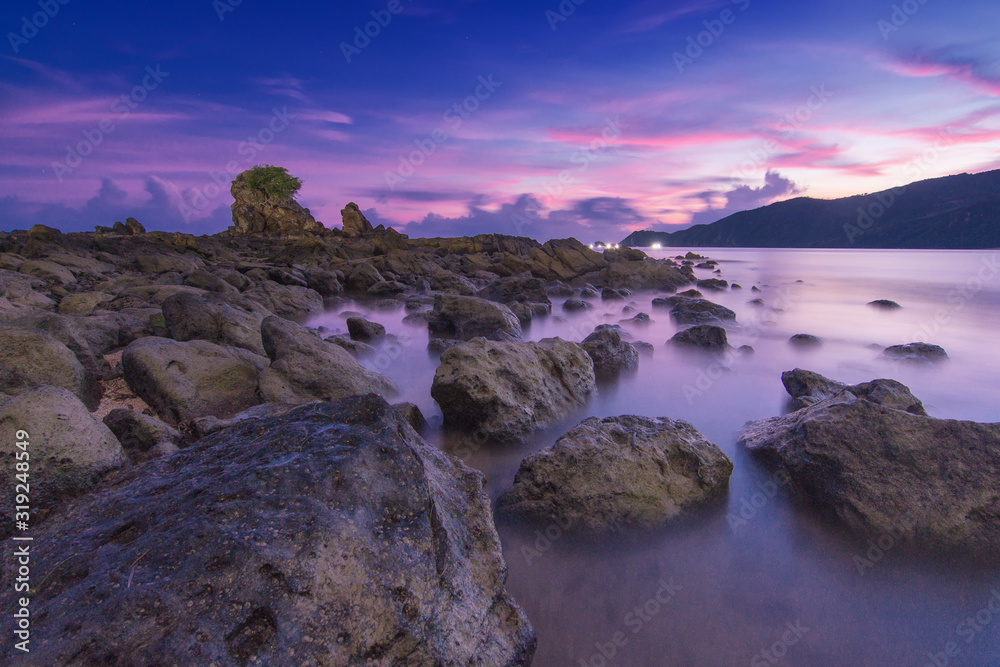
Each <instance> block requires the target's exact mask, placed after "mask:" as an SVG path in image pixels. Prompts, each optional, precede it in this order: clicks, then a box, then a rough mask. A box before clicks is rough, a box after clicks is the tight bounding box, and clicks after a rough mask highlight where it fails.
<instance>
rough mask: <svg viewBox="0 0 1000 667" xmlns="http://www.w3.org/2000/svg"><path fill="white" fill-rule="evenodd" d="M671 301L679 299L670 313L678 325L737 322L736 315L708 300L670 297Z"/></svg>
mask: <svg viewBox="0 0 1000 667" xmlns="http://www.w3.org/2000/svg"><path fill="white" fill-rule="evenodd" d="M669 299H677V301H675V302H674V306H673V308H672V309H671V311H670V318H671V319H672V320H673V321H674V322H676V323H677V324H716V325H718V324H722V323H724V322H735V321H736V313H734V312H733V311H731V310H729V309H728V308H726V307H725V306H720V305H719V304H717V303H712V302H711V301H708V300H707V299H689V298H686V297H680V296H675V297H669ZM669 299H668V301H669ZM654 305H655V300H654Z"/></svg>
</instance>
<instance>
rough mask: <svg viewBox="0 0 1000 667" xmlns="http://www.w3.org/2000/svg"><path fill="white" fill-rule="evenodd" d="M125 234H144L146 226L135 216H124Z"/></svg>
mask: <svg viewBox="0 0 1000 667" xmlns="http://www.w3.org/2000/svg"><path fill="white" fill-rule="evenodd" d="M125 233H126V234H145V233H146V228H145V227H143V226H142V223H140V222H139V221H138V220H136V219H135V218H125Z"/></svg>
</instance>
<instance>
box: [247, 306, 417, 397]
mask: <svg viewBox="0 0 1000 667" xmlns="http://www.w3.org/2000/svg"><path fill="white" fill-rule="evenodd" d="M261 337H262V338H263V341H264V350H265V351H266V352H267V356H268V357H270V359H271V365H270V367H268V369H267V370H266V371H264V372H263V373H261V376H260V393H261V396H262V397H263V398H264V400H265V401H268V402H274V403H289V404H299V403H306V402H308V401H317V400H318V401H332V400H337V399H339V398H345V397H347V396H355V395H358V394H367V393H377V394H382V395H385V396H390V395H393V394H395V393H397V392H398V391H399V388H398V387H397V386H396V383H395V382H393V380H392V379H391V378H389V377H387V376H385V375H382V374H380V373H376V372H374V371H370V370H368V369H367V368H365V367H363V366H362V365H361V364H359V363H358V362H357V360H356V359H355V358H354V357H352V356H351V355H350V353H349V352H347V351H346V350H345V349H343V348H342V347H340V346H338V345H335V344H333V343H328V342H327V341H325V340H323V339H321V338H320V337H319V336H318V335H317V334H316V333H315V332H313V331H310V330H309V329H306V328H304V327H301V326H299V325H298V324H295V323H294V322H290V321H288V320H284V319H282V318H280V317H268V318H267V319H265V320H264V322H263V323H262V324H261Z"/></svg>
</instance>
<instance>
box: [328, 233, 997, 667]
mask: <svg viewBox="0 0 1000 667" xmlns="http://www.w3.org/2000/svg"><path fill="white" fill-rule="evenodd" d="M694 250H695V252H698V253H700V254H703V255H706V256H709V257H711V258H713V259H716V260H718V261H719V262H720V264H719V268H720V269H721V271H722V277H723V278H725V279H727V280H729V281H731V282H736V283H739V284H740V285H742V287H743V289H742V290H731V291H726V292H709V291H705V297H706V298H708V299H711V300H712V301H715V302H717V303H721V304H723V305H725V306H727V307H728V308H730V309H732V310H734V311H735V312H736V313H737V321H738V323H739V326H736V327H732V328H731V329H730V331H729V338H730V343H731V344H732V345H734V346H740V345H744V344H749V345H751V346H753V348H754V349H755V353H754V354H753V355H749V356H732V357H725V358H723V359H721V360H720V359H719V358H717V357H710V356H703V355H700V354H696V353H692V352H690V351H681V350H674V349H671V348H668V347H667V346H666V345H665V344H664V343H665V341H666V340H667V339H668V338H670V337H671V336H672V335H673V334H674V333H675V332H676V331H677V330H678V327H677V326H675V325H674V324H673V323H672V322H671V321H670V318H669V315H668V311H666V310H657V309H653V308H652V307H651V301H652V299H653V298H654V297H656V296H662V295H661V294H658V293H654V292H648V293H645V292H644V293H638V294H636V295H634V297H633V298H632V299H631V300H630V301H629V302H627V303H630V304H631V305H632V306H633V307H634V308H635V309H636V312H639V311H642V312H646V313H649V315H650V316H651V317H652V319H653V323H652V324H649V325H646V326H642V327H640V326H635V325H625V326H626V328H627V329H628V330H629V331H631V332H632V333H633V335H634V337H635V340H644V341H648V342H650V343H652V344H653V345H654V346H655V348H656V349H655V354H654V356H653V357H651V358H650V357H643V358H642V359H641V361H640V367H639V370H638V372H636V373H635V374H633V375H630V376H628V377H624V378H622V379H621V380H619V381H618V382H617V383H616V384H614V385H611V386H603V387H601V388H600V390H599V392H598V394H597V395H596V396H595V397H594V399H593V400H592V401H591V403H590V404H589V405H588V406H587V407H586V408H585V409H583V410H581V411H580V412H579V413H578V414H575V415H572V416H571V417H570V418H569V419H567V420H566V422H565V423H563V424H560V425H558V426H556V427H553V428H552V429H549V430H548V431H546V432H545V433H542V434H539V436H538V437H536V438H534V439H532V440H531V441H530V442H528V443H526V444H524V445H523V446H520V447H517V448H507V449H503V450H499V451H496V450H493V449H491V448H488V447H478V446H476V445H474V444H473V446H471V447H470V446H469V445H468V443H462V442H457V441H456V438H455V437H453V436H451V435H448V434H442V433H441V431H440V428H439V424H440V421H441V413H440V410H439V409H438V407H437V405H436V404H435V403H434V401H433V400H432V399H431V398H430V386H431V380H432V378H433V374H434V370H435V369H436V367H437V359H436V358H434V357H433V356H432V355H428V354H427V353H426V343H427V331H426V326H425V325H423V324H412V325H411V324H407V323H404V322H403V321H402V319H403V317H404V315H405V313H404V312H403V311H402V310H401V309H397V310H390V311H384V310H372V309H371V308H370V307H369V306H368V305H366V304H363V303H355V302H348V303H345V304H341V305H339V306H338V307H337V309H336V310H335V311H331V312H329V313H327V314H325V315H323V316H322V317H319V318H316V319H315V320H313V321H311V322H310V325H312V326H320V325H323V326H326V327H327V328H329V329H330V330H332V331H336V330H339V331H343V330H345V326H344V318H343V317H342V316H340V315H339V313H340V312H342V311H344V310H357V311H360V312H362V313H364V314H365V315H366V316H368V317H370V318H371V319H373V320H375V321H378V322H380V323H382V324H384V325H385V326H386V328H387V329H388V330H389V332H391V333H393V334H396V335H397V336H398V337H399V339H398V340H397V341H394V342H390V343H388V344H385V345H383V346H382V347H381V348H380V350H379V353H378V355H376V356H374V357H372V358H369V359H367V360H365V361H364V362H363V363H364V364H365V365H366V366H368V367H370V368H373V369H377V370H380V371H382V372H385V373H387V374H389V375H390V376H392V377H393V378H395V379H396V381H397V382H398V383H399V384H400V387H401V389H402V396H401V397H400V398H399V400H407V401H412V402H414V403H416V404H417V405H419V406H420V408H421V410H422V411H423V412H424V414H425V416H427V417H428V419H429V420H430V421H431V423H432V425H433V426H434V428H432V430H431V432H430V433H429V434H428V440H429V441H431V442H433V443H435V444H437V445H439V446H441V447H442V448H444V449H445V450H446V451H450V452H452V453H455V454H458V455H461V456H462V458H463V459H465V461H466V463H468V464H469V465H472V466H473V467H476V468H477V469H479V470H481V471H483V472H484V473H485V474H486V476H487V480H488V482H487V485H488V490H489V492H490V494H491V497H492V498H493V499H494V500H495V498H496V496H497V495H498V494H499V493H500V492H501V491H502V490H503V489H504V488H506V487H508V486H509V485H510V483H511V481H512V480H513V477H514V473H515V472H516V470H517V466H518V463H519V462H520V460H521V458H523V457H524V456H525V455H527V454H528V453H530V452H531V451H534V450H537V449H540V448H543V447H546V446H549V445H551V444H552V443H553V442H554V441H555V439H556V438H557V437H558V436H559V435H561V434H562V433H564V432H565V431H566V430H568V428H570V427H571V426H572V425H574V424H575V423H577V422H579V421H580V420H582V419H584V418H586V417H588V416H592V415H596V416H602V417H603V416H613V415H620V414H639V415H648V416H663V417H670V418H673V419H685V420H687V421H689V422H691V423H692V424H694V426H695V427H697V428H698V429H699V430H701V431H702V433H704V434H705V436H706V437H707V438H708V439H709V440H711V441H712V442H714V443H716V444H717V445H718V446H719V447H721V448H722V449H723V450H724V451H725V452H726V453H727V454H728V455H729V456H730V457H731V458H732V459H733V461H734V463H735V471H734V473H733V476H732V479H731V480H730V491H729V497H728V500H727V503H726V504H725V505H724V506H722V507H720V508H718V509H717V510H715V511H712V512H709V513H707V514H706V515H705V516H700V517H698V519H697V520H696V521H691V522H689V523H687V524H685V525H682V526H677V527H673V528H668V529H665V530H663V531H662V532H660V533H657V534H654V535H649V536H647V537H646V538H645V539H641V540H639V539H610V540H606V541H603V542H593V541H579V540H574V539H571V538H569V537H564V536H562V535H561V534H560V532H561V531H559V530H558V529H557V528H556V527H548V533H549V537H545V536H544V531H545V528H546V527H544V526H543V527H537V526H536V527H527V526H521V525H507V524H505V523H501V524H500V525H499V530H500V534H501V538H502V540H503V544H504V554H505V557H506V560H507V564H508V568H509V579H508V589H509V590H510V592H511V593H512V594H513V595H514V597H515V598H516V599H517V601H518V602H519V603H520V604H521V606H522V607H523V608H524V610H525V611H526V613H527V614H528V616H529V618H530V619H531V622H532V624H533V625H534V627H535V630H536V631H537V633H538V652H537V655H536V660H535V664H536V665H539V666H543V667H547V666H549V665H577V666H579V665H593V666H594V667H599V666H600V665H735V664H749V665H776V664H783V665H925V664H930V665H934V664H937V665H944V664H949V665H990V666H993V667H996V666H998V665H1000V569H997V568H996V567H991V566H977V565H974V564H971V563H967V562H958V561H954V562H950V561H943V560H942V559H940V558H931V557H929V556H928V557H922V556H921V555H920V554H913V553H904V550H903V549H893V548H890V549H889V550H888V552H887V553H886V555H885V556H884V557H882V558H881V559H879V560H878V562H877V563H876V564H875V566H874V567H872V568H864V570H863V573H862V572H859V570H858V568H857V566H856V562H855V556H864V555H865V553H866V551H868V549H869V547H870V545H869V544H868V543H867V541H866V540H864V539H861V538H858V537H855V536H852V535H848V534H844V533H843V531H842V530H840V528H839V527H838V526H832V525H829V524H827V523H824V522H822V521H819V520H818V519H817V518H816V517H815V516H814V515H813V514H812V513H811V512H809V511H807V510H800V509H798V508H796V507H795V506H793V505H792V504H791V502H790V501H789V500H788V497H787V494H786V493H785V492H784V489H783V488H782V487H781V486H780V485H773V484H771V483H769V482H770V481H771V477H770V475H769V474H768V472H767V471H764V470H762V469H761V468H760V467H759V466H758V465H757V464H756V463H755V462H754V461H752V460H750V459H748V458H747V456H745V454H744V453H743V452H742V451H741V450H740V449H739V448H738V447H737V446H736V433H737V432H738V430H739V429H740V427H741V426H742V425H743V424H744V423H745V422H747V421H749V420H753V419H761V418H765V417H770V416H774V415H777V414H781V413H782V412H783V411H784V410H785V407H784V406H785V403H786V399H787V396H786V394H785V392H784V389H783V388H782V385H781V380H780V376H781V373H782V371H785V370H790V369H792V368H795V367H801V368H806V369H809V370H814V371H817V372H820V373H823V374H824V375H827V376H828V377H831V378H834V379H836V380H840V381H842V382H848V383H856V382H863V381H866V380H871V379H874V378H878V377H889V378H894V379H897V380H899V381H901V382H903V383H904V384H906V385H908V386H909V387H910V389H911V390H912V391H913V393H914V394H915V395H916V396H918V397H919V398H921V399H922V400H923V402H924V404H925V405H926V407H927V410H928V412H929V413H930V414H931V415H932V416H934V417H940V418H948V419H971V420H975V421H984V422H996V421H1000V373H998V371H1000V352H998V350H997V342H998V341H1000V336H998V334H997V332H998V331H1000V264H998V261H1000V251H985V252H984V251H919V250H917V251H913V250H910V251H881V250H760V249H749V250H733V249H704V248H702V249H694ZM685 251H686V249H685V250H682V249H678V248H670V249H664V250H660V251H649V252H650V254H652V255H654V256H664V257H666V256H674V255H677V254H683V253H684V252H685ZM696 273H697V274H698V276H699V277H705V278H708V277H714V275H715V274H713V273H712V272H711V271H710V270H705V269H699V270H697V271H696ZM753 286H757V287H758V288H759V289H760V290H761V292H760V293H755V292H751V287H753ZM757 297H759V298H761V299H762V300H763V301H764V305H763V306H755V305H751V304H749V303H748V301H750V300H751V299H754V298H757ZM875 299H891V300H894V301H897V302H898V303H899V304H901V305H902V306H903V308H902V309H901V310H897V311H880V310H876V309H874V308H872V307H870V306H867V305H866V304H867V302H869V301H872V300H875ZM561 301H562V300H561V299H553V303H554V308H553V315H552V316H549V317H546V318H542V319H539V320H536V321H535V322H533V323H532V325H531V326H530V327H529V328H528V329H527V331H526V334H525V338H526V339H528V340H539V339H541V338H546V337H550V336H560V337H562V338H565V339H567V340H575V341H579V340H581V339H582V338H583V337H584V336H586V335H587V334H588V333H590V331H592V330H593V327H594V326H595V325H596V324H599V323H603V322H617V321H618V320H621V319H625V318H628V317H631V316H632V315H633V314H634V313H625V314H623V313H622V308H623V306H624V305H625V303H626V302H602V301H601V300H600V299H596V300H594V305H595V308H594V309H593V310H592V311H588V312H585V313H581V314H574V315H567V314H565V313H564V312H563V311H562V309H561ZM796 333H809V334H814V335H816V336H819V337H820V338H822V339H823V344H822V346H820V347H819V348H816V349H811V350H802V349H798V348H795V347H793V346H791V345H790V344H789V343H788V342H787V341H788V338H789V336H791V335H793V334H796ZM918 340H923V341H926V342H930V343H934V344H937V345H941V346H942V347H944V348H945V349H946V350H947V352H948V354H949V356H950V357H951V359H950V361H948V362H945V363H942V364H937V365H933V366H914V365H909V364H901V363H898V362H892V361H888V360H885V359H883V358H881V356H880V353H881V350H882V348H884V347H885V346H888V345H893V344H897V343H908V342H915V341H918ZM997 472H998V474H1000V471H997ZM536 531H540V532H536ZM553 537H554V538H555V539H551V538H553ZM994 592H996V595H997V597H996V599H995V601H994V602H993V608H994V609H996V610H998V611H997V613H994V612H993V611H991V610H990V609H989V606H988V605H989V604H990V602H991V597H992V596H993V595H994ZM984 609H985V610H986V612H982V610H984ZM977 612H982V613H980V616H979V620H978V621H975V620H973V624H968V622H967V621H966V619H967V617H969V616H973V617H974V616H975V615H976V614H977ZM984 619H988V622H986V623H984V622H983V620H984ZM963 623H966V624H965V625H961V624H963ZM793 628H794V629H795V630H794V631H793V630H792V629H793ZM786 640H787V641H786ZM792 640H794V641H792ZM949 642H952V643H953V646H952V647H951V653H952V655H951V656H949V655H948V654H947V653H948V650H949ZM772 648H773V649H774V651H773V652H772V653H767V654H765V653H764V651H765V650H770V649H772ZM956 651H957V654H956ZM608 656H610V657H608Z"/></svg>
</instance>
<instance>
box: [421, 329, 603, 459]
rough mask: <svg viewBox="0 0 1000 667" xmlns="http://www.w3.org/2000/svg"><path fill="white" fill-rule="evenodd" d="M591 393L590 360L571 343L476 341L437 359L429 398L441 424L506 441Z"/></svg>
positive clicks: (540, 425)
mask: <svg viewBox="0 0 1000 667" xmlns="http://www.w3.org/2000/svg"><path fill="white" fill-rule="evenodd" d="M595 389H596V382H595V377H594V362H593V361H592V360H591V358H590V356H589V355H588V354H587V352H586V351H585V350H584V349H583V348H582V347H581V346H579V345H577V344H576V343H569V342H566V341H564V340H561V339H559V338H545V339H543V340H541V341H538V342H537V343H535V342H531V343H520V342H509V343H500V342H493V341H488V340H486V339H484V338H476V339H474V340H472V341H469V342H467V343H462V344H461V345H456V346H454V347H452V348H450V349H448V350H446V351H445V352H444V354H442V355H441V364H440V365H439V366H438V369H437V372H435V373H434V382H433V384H432V386H431V396H432V397H433V398H434V400H435V401H437V402H438V405H440V406H441V412H442V413H444V423H445V426H448V427H451V428H456V429H463V430H466V431H473V430H475V431H478V432H479V433H481V434H482V435H483V436H484V437H486V438H491V439H493V440H496V441H500V442H510V441H518V440H521V439H523V438H524V437H526V436H528V435H530V434H531V433H532V432H534V431H535V430H537V429H540V428H544V427H546V426H550V425H551V424H554V423H555V422H557V421H559V420H560V419H563V418H564V417H566V416H567V415H569V414H570V412H572V411H573V410H575V409H578V408H580V407H582V406H583V405H584V404H585V403H586V401H587V399H588V398H589V397H590V395H591V394H592V393H593V392H594V390H595Z"/></svg>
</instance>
